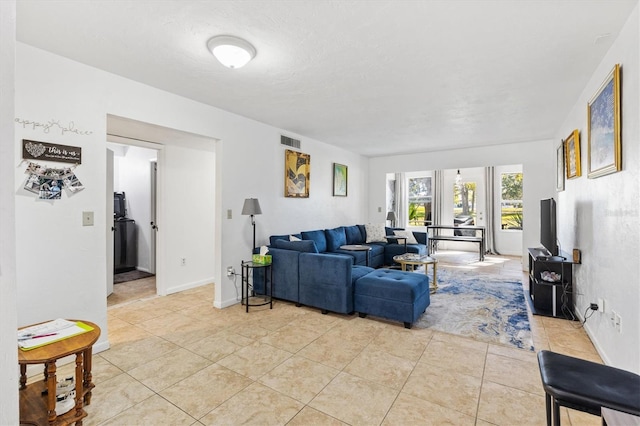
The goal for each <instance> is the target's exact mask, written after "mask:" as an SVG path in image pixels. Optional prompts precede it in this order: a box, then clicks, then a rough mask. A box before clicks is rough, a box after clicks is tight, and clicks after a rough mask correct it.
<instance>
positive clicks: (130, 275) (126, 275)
mask: <svg viewBox="0 0 640 426" xmlns="http://www.w3.org/2000/svg"><path fill="white" fill-rule="evenodd" d="M153 276H154V274H150V273H149V272H144V271H138V270H137V269H134V270H133V271H128V272H121V273H119V274H113V283H114V284H120V283H124V282H127V281H135V280H141V279H142V278H148V277H153Z"/></svg>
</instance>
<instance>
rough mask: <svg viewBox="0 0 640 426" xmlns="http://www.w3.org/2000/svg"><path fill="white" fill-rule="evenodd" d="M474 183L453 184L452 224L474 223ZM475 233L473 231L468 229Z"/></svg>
mask: <svg viewBox="0 0 640 426" xmlns="http://www.w3.org/2000/svg"><path fill="white" fill-rule="evenodd" d="M476 194H477V192H476V183H475V182H464V183H460V185H453V224H454V225H458V226H464V225H475V224H476ZM469 232H471V233H473V234H470V235H475V231H469ZM459 235H464V234H459Z"/></svg>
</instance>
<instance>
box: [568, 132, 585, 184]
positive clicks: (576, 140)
mask: <svg viewBox="0 0 640 426" xmlns="http://www.w3.org/2000/svg"><path fill="white" fill-rule="evenodd" d="M564 149H565V162H566V164H567V179H573V178H576V177H580V176H581V175H582V172H581V171H580V132H579V131H578V129H576V130H574V131H573V132H572V133H571V134H570V135H569V137H568V138H567V140H565V141H564Z"/></svg>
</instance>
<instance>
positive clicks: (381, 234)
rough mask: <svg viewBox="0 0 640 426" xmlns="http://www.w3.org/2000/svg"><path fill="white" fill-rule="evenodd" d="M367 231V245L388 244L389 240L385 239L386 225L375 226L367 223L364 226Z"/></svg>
mask: <svg viewBox="0 0 640 426" xmlns="http://www.w3.org/2000/svg"><path fill="white" fill-rule="evenodd" d="M364 228H365V230H366V231H367V239H366V241H365V242H367V243H376V242H380V243H386V242H387V239H386V238H385V235H386V232H385V226H384V224H373V223H367V224H366V225H364Z"/></svg>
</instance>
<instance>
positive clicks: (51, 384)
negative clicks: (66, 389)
mask: <svg viewBox="0 0 640 426" xmlns="http://www.w3.org/2000/svg"><path fill="white" fill-rule="evenodd" d="M45 367H46V374H47V420H48V421H49V424H53V422H55V421H56V417H57V414H56V385H57V380H56V362H55V361H51V362H48V363H46V364H45Z"/></svg>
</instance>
